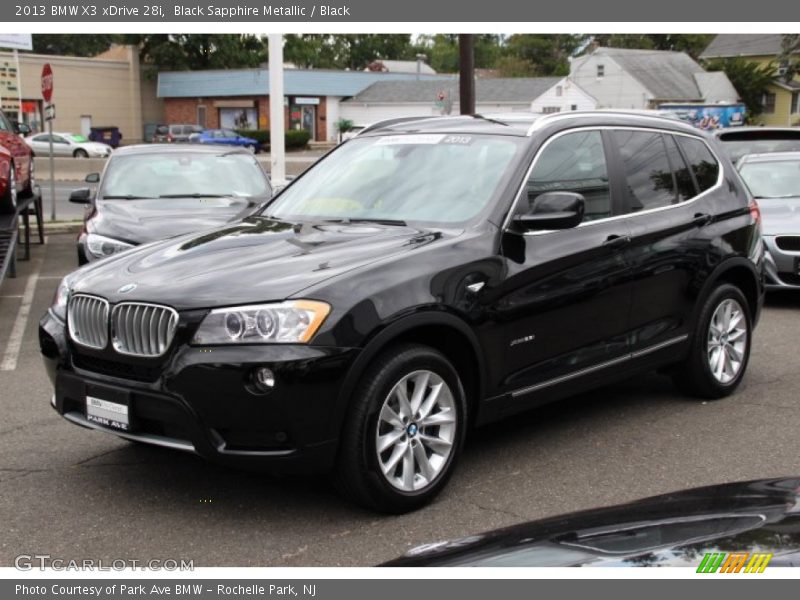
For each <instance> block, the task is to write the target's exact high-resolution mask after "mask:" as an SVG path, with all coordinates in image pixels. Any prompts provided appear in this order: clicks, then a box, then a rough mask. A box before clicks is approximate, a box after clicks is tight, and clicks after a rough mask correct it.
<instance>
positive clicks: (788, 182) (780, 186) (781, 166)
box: [739, 160, 800, 198]
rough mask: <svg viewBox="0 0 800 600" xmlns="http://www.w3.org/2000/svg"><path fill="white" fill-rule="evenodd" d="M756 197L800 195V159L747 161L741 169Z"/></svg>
mask: <svg viewBox="0 0 800 600" xmlns="http://www.w3.org/2000/svg"><path fill="white" fill-rule="evenodd" d="M739 173H741V175H742V179H744V182H745V183H746V184H747V187H749V188H750V192H752V194H753V196H755V197H756V198H790V197H800V161H798V160H781V161H769V162H752V163H745V164H744V165H742V168H741V169H740V170H739Z"/></svg>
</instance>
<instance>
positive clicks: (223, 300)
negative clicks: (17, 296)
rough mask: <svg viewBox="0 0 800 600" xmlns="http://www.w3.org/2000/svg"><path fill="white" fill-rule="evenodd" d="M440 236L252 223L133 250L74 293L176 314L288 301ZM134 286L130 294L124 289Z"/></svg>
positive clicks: (98, 267) (90, 274)
mask: <svg viewBox="0 0 800 600" xmlns="http://www.w3.org/2000/svg"><path fill="white" fill-rule="evenodd" d="M441 237H442V234H441V233H439V232H434V231H426V230H420V229H415V228H412V227H406V226H397V225H380V224H373V223H317V224H309V223H305V224H296V223H287V222H284V221H274V220H271V219H267V218H264V217H249V218H247V219H245V220H243V221H239V222H236V223H232V224H230V225H228V226H227V227H223V228H220V229H215V230H211V231H206V232H202V233H197V234H192V235H185V236H181V237H178V238H174V239H171V240H165V241H163V242H160V243H155V244H150V245H147V246H144V247H141V248H135V249H133V250H129V251H127V252H124V253H121V254H119V255H115V256H112V257H110V258H107V259H104V260H102V261H98V262H96V263H92V264H90V265H89V266H87V267H84V268H83V269H81V270H79V271H77V272H76V274H75V278H74V283H73V287H72V289H73V291H75V292H86V293H91V294H96V295H98V296H102V297H104V298H106V299H108V300H109V301H110V302H112V303H113V302H118V301H120V300H122V299H125V300H140V301H148V302H158V303H164V304H167V305H169V306H173V307H175V308H176V309H178V310H182V309H192V308H209V307H214V306H226V305H242V304H248V303H254V302H266V301H271V300H283V299H285V298H288V297H291V296H292V295H294V294H297V293H299V292H300V291H301V290H304V289H306V288H308V287H309V286H312V285H314V284H317V283H319V282H321V281H324V280H326V279H329V278H331V277H334V276H336V275H339V274H341V273H344V272H346V271H349V270H351V269H354V268H357V267H360V266H363V265H366V264H368V263H371V262H375V261H378V260H381V259H385V258H388V257H390V256H394V255H403V254H406V253H409V252H411V251H413V250H414V249H415V248H418V247H420V246H421V245H424V244H428V243H430V242H432V241H434V240H437V239H440V238H441ZM129 283H135V284H136V289H135V291H134V292H132V293H128V294H125V295H124V296H123V295H121V294H120V293H119V289H120V287H122V286H124V285H127V284H129Z"/></svg>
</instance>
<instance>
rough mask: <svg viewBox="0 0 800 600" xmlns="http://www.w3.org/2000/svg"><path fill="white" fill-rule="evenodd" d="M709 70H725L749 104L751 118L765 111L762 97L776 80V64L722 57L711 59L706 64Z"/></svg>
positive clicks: (740, 96)
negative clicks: (762, 63)
mask: <svg viewBox="0 0 800 600" xmlns="http://www.w3.org/2000/svg"><path fill="white" fill-rule="evenodd" d="M705 67H706V70H708V71H723V72H724V73H725V74H726V75H727V76H728V79H729V80H730V82H731V83H732V84H733V87H735V88H736V91H737V92H738V93H739V98H741V99H742V102H744V103H745V105H746V106H747V112H748V113H749V116H750V118H752V117H757V116H758V115H760V114H761V113H762V112H763V111H764V107H763V106H762V104H761V97H762V95H763V94H764V92H765V91H766V90H767V86H768V85H769V84H770V83H772V82H773V81H774V80H775V64H774V63H769V64H767V65H761V64H759V63H757V62H753V61H749V60H747V59H745V58H742V57H736V58H721V59H715V60H712V61H709V62H708V63H706V65H705Z"/></svg>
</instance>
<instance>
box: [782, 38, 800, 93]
mask: <svg viewBox="0 0 800 600" xmlns="http://www.w3.org/2000/svg"><path fill="white" fill-rule="evenodd" d="M798 54H800V35H798V34H796V33H789V34H786V35H783V36H782V37H781V54H780V56H778V64H779V65H780V66H781V67H782V68H784V69H785V71H784V73H783V80H784V81H785V82H786V83H789V82H790V81H792V80H793V79H794V78H795V77H796V76H797V74H798V73H799V72H800V58H798Z"/></svg>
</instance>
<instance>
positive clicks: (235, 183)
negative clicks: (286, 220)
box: [100, 152, 271, 200]
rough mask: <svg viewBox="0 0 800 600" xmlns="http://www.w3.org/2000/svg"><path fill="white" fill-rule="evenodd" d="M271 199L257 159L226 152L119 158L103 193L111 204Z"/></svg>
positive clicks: (111, 167) (113, 161) (105, 180)
mask: <svg viewBox="0 0 800 600" xmlns="http://www.w3.org/2000/svg"><path fill="white" fill-rule="evenodd" d="M270 195H271V189H270V186H269V182H268V181H267V177H266V175H265V174H264V171H263V170H262V169H261V167H260V166H259V165H258V163H257V162H256V160H255V158H253V157H252V156H249V155H247V154H230V153H225V152H221V153H219V154H215V153H205V152H203V153H200V152H165V153H163V154H143V155H130V156H115V157H113V158H112V159H111V162H110V163H109V165H108V169H107V170H106V172H105V174H104V176H103V186H102V189H101V192H100V196H101V198H104V199H108V200H111V199H140V198H164V197H173V198H178V197H191V196H203V197H210V196H235V197H251V196H260V197H269V196H270Z"/></svg>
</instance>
